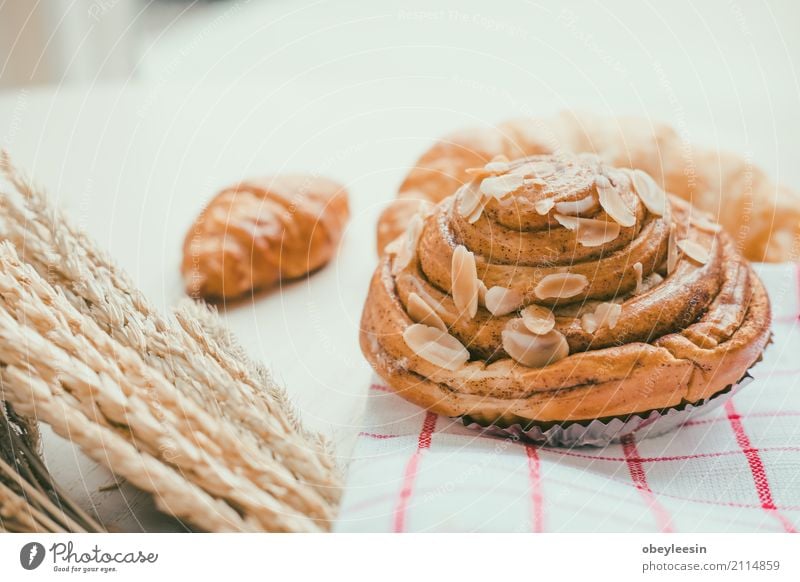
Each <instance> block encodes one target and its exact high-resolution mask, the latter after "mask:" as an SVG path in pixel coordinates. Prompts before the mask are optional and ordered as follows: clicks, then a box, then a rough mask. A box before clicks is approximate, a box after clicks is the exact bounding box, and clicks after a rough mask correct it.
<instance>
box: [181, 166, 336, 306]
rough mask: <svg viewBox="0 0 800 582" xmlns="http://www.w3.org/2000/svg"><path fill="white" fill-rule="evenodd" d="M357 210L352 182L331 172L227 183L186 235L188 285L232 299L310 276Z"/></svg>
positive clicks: (197, 292)
mask: <svg viewBox="0 0 800 582" xmlns="http://www.w3.org/2000/svg"><path fill="white" fill-rule="evenodd" d="M349 216H350V210H349V205H348V200H347V192H346V191H345V189H344V187H342V186H341V185H340V184H337V183H336V182H334V181H332V180H328V179H326V178H320V177H316V176H306V175H284V176H274V177H268V178H263V179H258V180H249V181H244V182H241V183H239V184H237V185H235V186H232V187H230V188H226V189H225V190H223V191H222V192H220V193H219V194H217V195H216V196H215V197H214V198H213V199H212V200H211V202H210V203H209V204H208V206H207V207H206V208H205V210H203V212H202V213H201V214H200V216H198V218H197V220H195V222H194V224H193V225H192V227H191V228H190V229H189V232H188V233H187V234H186V239H185V241H184V244H183V264H182V265H181V272H182V273H183V277H184V281H185V284H186V291H187V293H189V295H191V296H192V297H203V298H208V299H215V298H232V297H237V296H240V295H242V294H244V293H247V292H250V291H252V290H255V289H262V288H265V287H269V286H271V285H273V284H275V283H276V282H277V281H279V280H281V279H294V278H297V277H302V276H303V275H305V274H306V273H309V272H311V271H313V270H315V269H318V268H320V267H322V266H323V265H324V264H325V263H327V262H328V261H329V260H330V258H331V257H332V256H333V254H334V252H335V251H336V248H337V246H338V244H339V240H340V239H341V238H342V234H343V232H344V227H345V224H346V223H347V220H348V218H349Z"/></svg>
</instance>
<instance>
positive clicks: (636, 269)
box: [633, 263, 643, 295]
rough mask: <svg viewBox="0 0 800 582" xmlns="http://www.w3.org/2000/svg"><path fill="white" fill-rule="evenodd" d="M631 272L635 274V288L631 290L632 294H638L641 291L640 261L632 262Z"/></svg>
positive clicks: (641, 271)
mask: <svg viewBox="0 0 800 582" xmlns="http://www.w3.org/2000/svg"><path fill="white" fill-rule="evenodd" d="M633 272H634V274H635V275H636V288H635V289H634V290H633V294H634V295H638V294H639V293H641V292H642V273H643V270H642V264H641V263H634V265H633Z"/></svg>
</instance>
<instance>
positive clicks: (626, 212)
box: [594, 175, 636, 227]
mask: <svg viewBox="0 0 800 582" xmlns="http://www.w3.org/2000/svg"><path fill="white" fill-rule="evenodd" d="M594 184H595V187H596V188H597V194H598V195H599V197H600V206H601V207H602V208H603V210H605V211H606V214H608V215H609V216H610V217H611V218H612V219H614V220H615V221H616V222H618V223H619V224H620V225H621V226H624V227H629V226H633V225H634V224H636V215H635V214H634V213H633V211H632V210H631V209H630V208H628V207H627V206H626V205H625V201H624V200H623V199H622V196H621V195H620V193H619V190H617V189H616V188H615V187H614V185H612V184H611V182H610V181H609V179H608V178H606V177H605V176H603V175H600V176H597V177H596V178H595V180H594Z"/></svg>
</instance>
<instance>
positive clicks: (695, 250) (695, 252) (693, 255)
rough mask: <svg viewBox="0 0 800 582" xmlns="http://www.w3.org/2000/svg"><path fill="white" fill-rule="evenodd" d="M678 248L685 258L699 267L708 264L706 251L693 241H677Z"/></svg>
mask: <svg viewBox="0 0 800 582" xmlns="http://www.w3.org/2000/svg"><path fill="white" fill-rule="evenodd" d="M678 248H679V249H681V250H682V251H683V252H684V253H686V256H687V257H689V258H690V259H692V260H693V261H695V262H697V263H700V264H701V265H705V264H706V263H707V262H708V259H709V254H708V251H707V250H706V249H704V248H703V247H702V246H701V245H700V244H699V243H696V242H695V241H693V240H689V239H683V240H681V241H678Z"/></svg>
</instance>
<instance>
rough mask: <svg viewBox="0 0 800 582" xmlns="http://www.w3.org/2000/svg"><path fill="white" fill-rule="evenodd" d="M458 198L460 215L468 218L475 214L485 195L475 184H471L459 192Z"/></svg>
mask: <svg viewBox="0 0 800 582" xmlns="http://www.w3.org/2000/svg"><path fill="white" fill-rule="evenodd" d="M458 198H459V200H458V213H459V214H460V215H461V216H463V217H468V216H469V215H470V214H472V213H473V212H475V209H476V208H478V206H480V204H481V202H482V201H483V195H482V194H481V192H480V190H479V189H478V186H477V184H475V183H474V182H469V183H468V184H465V185H464V186H462V187H461V189H460V190H459V193H458Z"/></svg>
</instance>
